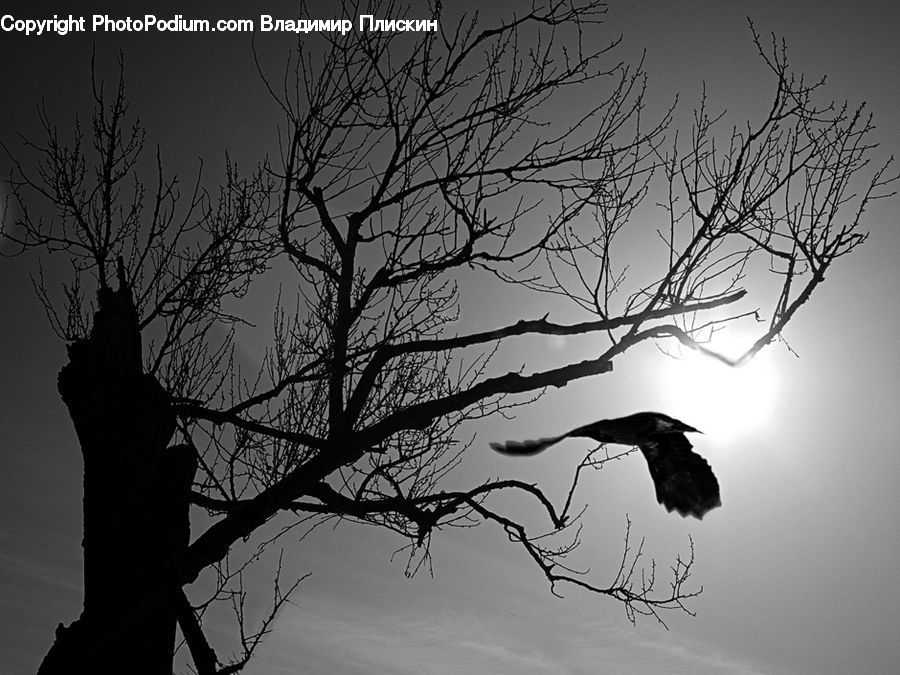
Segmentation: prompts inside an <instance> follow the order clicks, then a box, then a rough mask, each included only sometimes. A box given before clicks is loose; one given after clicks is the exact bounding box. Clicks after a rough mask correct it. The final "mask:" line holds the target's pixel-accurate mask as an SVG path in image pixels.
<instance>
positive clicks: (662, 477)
mask: <svg viewBox="0 0 900 675" xmlns="http://www.w3.org/2000/svg"><path fill="white" fill-rule="evenodd" d="M686 432H696V433H702V432H701V431H699V430H697V429H695V428H694V427H692V426H690V425H688V424H685V423H684V422H681V421H679V420H676V419H675V418H674V417H669V416H668V415H663V414H662V413H656V412H640V413H635V414H634V415H628V416H627V417H619V418H618V419H613V420H600V421H599V422H594V423H592V424H586V425H585V426H583V427H578V428H577V429H573V430H572V431H569V432H568V433H565V434H562V435H561V436H553V437H550V438H539V439H537V440H533V441H522V442H519V441H507V442H506V443H491V447H492V448H493V449H494V450H496V451H497V452H502V453H503V454H506V455H536V454H537V453H539V452H542V451H544V450H546V449H547V448H549V447H550V446H551V445H554V444H555V443H559V442H560V441H561V440H563V439H565V438H570V437H584V438H591V439H593V440H595V441H598V442H600V443H619V444H621V445H636V446H637V447H638V448H639V449H640V451H641V453H642V454H643V455H644V458H645V459H646V460H647V464H648V465H649V467H650V477H651V478H652V479H653V485H654V486H656V501H658V502H659V503H660V504H662V505H663V506H665V507H666V510H667V511H669V512H671V511H677V512H678V513H680V514H681V515H682V516H689V515H690V516H694V517H695V518H701V519H702V518H703V516H704V515H705V514H706V512H707V511H710V510H711V509H714V508H716V507H717V506H721V505H722V500H721V498H720V497H719V482H718V481H717V480H716V476H715V474H713V472H712V469H711V468H710V466H709V464H708V463H707V462H706V460H705V459H703V458H702V457H701V456H700V455H698V454H697V453H695V452H693V451H692V450H691V447H692V446H691V444H690V441H688V439H687V436H685V435H684V434H685V433H686Z"/></svg>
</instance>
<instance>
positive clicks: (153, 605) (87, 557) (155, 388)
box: [38, 267, 196, 675]
mask: <svg viewBox="0 0 900 675" xmlns="http://www.w3.org/2000/svg"><path fill="white" fill-rule="evenodd" d="M97 295H98V305H99V307H98V311H97V312H96V314H95V315H94V323H93V326H92V328H91V334H90V337H89V338H87V339H84V340H79V341H76V342H75V343H73V344H71V345H69V347H68V352H69V363H68V364H67V365H66V366H65V367H64V368H63V369H62V371H61V372H60V374H59V391H60V394H61V396H62V399H63V401H64V402H65V403H66V405H67V406H68V408H69V414H70V415H71V418H72V421H73V423H74V426H75V430H76V432H77V434H78V440H79V443H80V444H81V451H82V455H83V458H84V538H83V541H82V546H83V548H84V608H83V611H82V614H81V616H80V617H79V618H78V619H77V620H76V621H75V622H73V623H72V624H71V625H70V626H68V627H65V626H63V625H62V624H60V625H59V627H58V628H57V631H56V640H55V642H54V644H53V646H52V647H51V649H50V651H49V652H48V654H47V656H46V657H45V659H44V662H43V663H42V664H41V667H40V670H39V671H38V673H39V675H50V674H55V673H72V672H92V673H125V672H127V673H134V674H137V675H144V674H146V675H151V674H152V675H163V674H165V675H169V674H170V673H171V672H172V657H173V652H174V645H175V623H176V614H177V609H178V597H179V596H178V595H177V591H178V590H179V588H178V584H177V582H176V581H175V579H174V576H175V571H176V570H177V567H178V564H177V562H178V559H179V557H180V556H181V555H183V553H184V551H185V550H186V548H187V545H188V540H189V535H190V522H189V505H188V497H189V494H190V487H191V481H192V479H193V475H194V471H195V470H196V458H195V456H194V455H193V453H192V451H191V450H190V449H189V448H187V447H185V446H174V447H167V446H168V443H169V441H170V439H171V438H172V435H173V433H174V431H175V416H174V415H173V413H172V410H171V408H170V406H169V402H168V396H167V395H166V393H165V391H164V390H163V388H162V387H161V386H160V384H159V383H158V382H157V381H156V379H155V378H154V377H152V376H151V375H148V374H146V373H144V372H143V367H142V363H141V359H142V354H141V335H140V331H139V329H138V317H137V312H136V310H135V308H134V303H133V300H132V295H131V291H130V288H129V287H128V284H127V282H126V280H125V279H124V274H123V273H122V271H121V267H120V274H119V288H118V290H116V291H113V290H112V289H110V288H101V289H100V291H99V292H98V294H97Z"/></svg>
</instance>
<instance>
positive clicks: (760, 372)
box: [658, 334, 779, 439]
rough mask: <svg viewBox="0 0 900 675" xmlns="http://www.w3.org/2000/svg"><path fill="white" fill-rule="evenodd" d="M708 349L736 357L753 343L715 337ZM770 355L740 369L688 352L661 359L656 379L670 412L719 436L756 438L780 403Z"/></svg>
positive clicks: (722, 336) (773, 365)
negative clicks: (757, 432) (752, 436)
mask: <svg viewBox="0 0 900 675" xmlns="http://www.w3.org/2000/svg"><path fill="white" fill-rule="evenodd" d="M707 346H708V347H709V348H710V349H713V350H715V351H717V352H719V353H720V354H723V355H726V356H729V357H732V358H733V357H736V356H738V355H740V354H741V353H743V351H745V350H746V348H747V347H748V346H749V343H747V342H746V341H742V340H740V338H739V337H737V336H731V337H729V336H727V335H723V334H717V335H716V337H715V338H714V340H713V341H712V342H711V343H709V344H708V345H707ZM769 352H770V350H766V349H763V350H762V351H761V352H759V353H758V354H757V355H756V356H755V357H754V358H753V359H752V360H751V361H750V362H749V363H746V364H744V365H742V366H740V367H731V366H728V365H726V364H724V363H722V362H721V361H719V360H717V359H714V358H710V357H709V356H705V355H703V354H701V353H699V352H696V351H693V350H689V349H682V350H681V351H680V352H679V353H678V354H676V356H677V357H678V358H665V359H663V362H662V364H661V366H660V368H659V371H658V372H659V379H658V381H659V386H660V388H661V393H662V398H663V400H664V401H665V402H666V406H667V410H666V412H671V414H672V415H674V416H675V417H678V418H679V419H681V420H683V421H685V422H687V423H688V424H691V425H694V426H696V427H697V428H699V429H701V430H702V431H703V432H705V433H707V434H710V435H715V436H716V437H717V438H728V439H735V438H740V437H742V436H749V435H752V434H753V433H754V432H755V431H757V430H759V429H761V428H762V427H763V426H765V425H766V424H767V422H768V421H769V420H770V418H771V417H772V413H773V412H774V411H775V409H776V406H777V403H778V389H779V387H778V372H777V369H776V367H775V364H774V360H773V359H772V358H771V354H770V353H769Z"/></svg>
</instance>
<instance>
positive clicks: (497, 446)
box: [491, 434, 568, 455]
mask: <svg viewBox="0 0 900 675" xmlns="http://www.w3.org/2000/svg"><path fill="white" fill-rule="evenodd" d="M567 435H568V434H563V435H562V436H553V437H552V438H538V439H536V440H533V441H506V442H505V443H491V448H493V449H494V450H496V451H497V452H502V453H503V454H504V455H536V454H538V453H539V452H542V451H544V450H546V449H547V448H549V447H550V446H551V445H553V444H554V443H559V442H560V441H561V440H562V439H564V438H565V437H566V436H567Z"/></svg>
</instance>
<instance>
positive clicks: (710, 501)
mask: <svg viewBox="0 0 900 675" xmlns="http://www.w3.org/2000/svg"><path fill="white" fill-rule="evenodd" d="M638 447H639V448H640V449H641V452H642V453H643V455H644V457H645V458H646V459H647V464H648V465H649V467H650V476H651V478H653V484H654V485H655V486H656V500H657V501H658V502H659V503H660V504H662V505H663V506H665V507H666V510H667V511H673V510H674V511H678V513H680V514H681V515H682V516H688V515H691V516H694V517H695V518H703V516H704V514H706V512H707V511H709V510H711V509H714V508H716V507H717V506H721V505H722V499H721V497H720V496H719V482H718V481H717V480H716V476H715V474H713V471H712V468H711V467H710V466H709V464H708V463H707V461H706V460H705V459H703V458H702V457H701V456H700V455H698V454H697V453H696V452H693V451H692V450H691V448H692V447H693V446H691V443H690V441H688V439H687V437H686V436H685V435H684V434H681V433H657V434H651V435H650V436H649V437H648V438H647V439H646V440H645V441H643V442H642V443H640V444H639V445H638Z"/></svg>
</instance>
